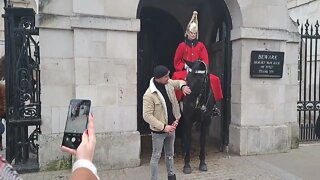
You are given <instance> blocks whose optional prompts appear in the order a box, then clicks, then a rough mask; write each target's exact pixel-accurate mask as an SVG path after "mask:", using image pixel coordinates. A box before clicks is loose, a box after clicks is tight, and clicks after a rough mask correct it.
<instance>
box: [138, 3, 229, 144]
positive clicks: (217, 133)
mask: <svg viewBox="0 0 320 180" xmlns="http://www.w3.org/2000/svg"><path fill="white" fill-rule="evenodd" d="M193 10H197V11H198V12H199V17H198V19H199V30H200V36H199V40H200V41H202V42H203V43H204V44H205V45H206V47H207V50H208V54H209V61H210V72H211V73H213V74H215V75H217V76H219V77H220V78H221V83H222V87H223V92H224V100H223V101H222V102H220V103H219V106H220V109H221V110H222V116H221V117H219V118H215V119H214V120H213V122H212V123H211V126H210V132H209V136H210V137H211V138H212V139H213V141H215V144H216V146H218V147H219V149H220V150H222V147H223V145H228V143H229V142H228V140H229V131H228V129H229V123H230V118H231V116H230V113H231V111H230V96H231V89H230V84H231V43H230V30H231V17H230V13H229V11H228V8H227V6H226V4H225V2H224V1H223V0H213V1H211V0H200V1H199V0H197V1H196V0H184V1H174V2H172V1H170V0H163V1H161V3H159V1H156V0H148V1H146V0H140V3H139V6H138V11H137V18H138V19H140V21H141V31H140V33H139V35H138V63H137V66H138V67H137V69H138V94H137V96H138V97H137V99H138V114H137V116H138V117H137V120H138V130H139V131H140V133H141V134H148V133H149V127H148V125H147V124H146V123H145V122H144V120H143V118H142V96H143V93H144V92H145V90H146V89H147V87H148V85H149V80H150V78H151V77H152V71H153V67H154V66H155V65H158V64H163V65H166V66H168V67H169V68H170V70H171V72H173V70H174V68H173V57H174V53H175V50H176V48H177V46H178V44H179V43H180V42H182V41H183V39H184V31H185V28H186V25H187V24H188V22H189V20H190V17H191V15H192V11H193ZM142 144H143V141H142Z"/></svg>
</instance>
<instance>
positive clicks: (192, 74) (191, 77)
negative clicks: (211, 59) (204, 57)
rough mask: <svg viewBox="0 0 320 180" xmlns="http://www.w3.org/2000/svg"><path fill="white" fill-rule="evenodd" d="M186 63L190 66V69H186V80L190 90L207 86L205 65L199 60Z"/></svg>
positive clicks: (207, 77)
mask: <svg viewBox="0 0 320 180" xmlns="http://www.w3.org/2000/svg"><path fill="white" fill-rule="evenodd" d="M187 65H188V66H189V67H191V70H189V71H188V75H187V78H186V81H187V83H188V86H189V87H190V88H191V89H192V91H193V92H197V91H198V90H199V89H201V88H203V87H204V86H207V84H208V81H209V74H208V68H207V65H206V64H205V63H204V62H203V61H201V60H196V61H195V62H192V63H190V62H187Z"/></svg>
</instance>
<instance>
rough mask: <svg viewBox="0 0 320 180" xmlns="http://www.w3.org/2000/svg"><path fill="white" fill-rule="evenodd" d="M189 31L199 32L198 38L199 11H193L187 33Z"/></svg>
mask: <svg viewBox="0 0 320 180" xmlns="http://www.w3.org/2000/svg"><path fill="white" fill-rule="evenodd" d="M187 32H190V33H192V34H197V36H196V39H198V37H199V30H198V12H197V11H193V13H192V17H191V19H190V21H189V24H188V26H187V29H186V34H187Z"/></svg>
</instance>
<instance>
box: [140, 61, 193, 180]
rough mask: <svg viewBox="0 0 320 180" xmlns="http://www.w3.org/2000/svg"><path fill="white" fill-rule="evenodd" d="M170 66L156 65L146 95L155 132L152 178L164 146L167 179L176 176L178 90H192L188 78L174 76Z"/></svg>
mask: <svg viewBox="0 0 320 180" xmlns="http://www.w3.org/2000/svg"><path fill="white" fill-rule="evenodd" d="M169 73H170V72H169V69H168V68H167V67H165V66H162V65H159V66H157V67H155V68H154V77H153V78H151V80H150V85H149V88H148V89H147V90H146V92H145V94H144V96H143V118H144V120H145V121H146V122H147V123H149V124H150V129H151V135H152V156H151V160H150V167H151V180H157V179H158V162H159V159H160V157H161V152H162V148H163V147H164V151H165V161H166V166H167V173H168V180H175V179H176V176H175V172H174V162H173V154H174V140H175V129H176V126H174V125H172V124H173V123H174V122H175V121H176V122H177V121H179V119H180V117H181V114H180V109H179V104H178V101H177V98H176V95H175V90H177V89H180V90H182V92H183V94H184V95H186V94H190V93H191V90H190V88H189V87H188V86H187V85H186V83H185V81H181V80H171V79H170V78H169Z"/></svg>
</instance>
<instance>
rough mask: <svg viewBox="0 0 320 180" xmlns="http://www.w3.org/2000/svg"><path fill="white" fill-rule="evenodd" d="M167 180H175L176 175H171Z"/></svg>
mask: <svg viewBox="0 0 320 180" xmlns="http://www.w3.org/2000/svg"><path fill="white" fill-rule="evenodd" d="M168 180H176V175H175V174H174V175H171V176H168Z"/></svg>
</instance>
